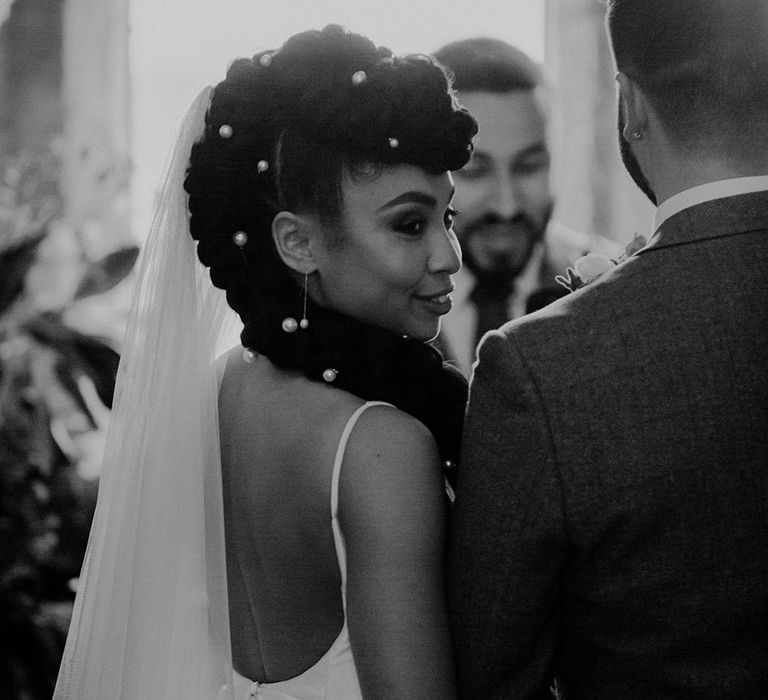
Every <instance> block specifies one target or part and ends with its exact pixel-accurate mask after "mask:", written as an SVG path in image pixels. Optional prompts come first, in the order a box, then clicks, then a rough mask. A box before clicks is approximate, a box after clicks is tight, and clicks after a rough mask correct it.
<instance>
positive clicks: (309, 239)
mask: <svg viewBox="0 0 768 700" xmlns="http://www.w3.org/2000/svg"><path fill="white" fill-rule="evenodd" d="M317 229H318V226H317V224H316V223H315V222H314V221H312V220H311V219H309V218H307V217H303V216H297V215H296V214H293V213H292V212H289V211H281V212H279V213H278V214H277V215H276V216H275V218H274V219H273V220H272V238H273V240H274V241H275V247H276V248H277V253H278V255H279V256H280V259H281V260H282V261H283V262H284V263H285V264H286V265H287V266H288V267H289V268H290V269H291V270H295V271H296V272H298V273H300V274H302V275H308V274H310V273H312V272H314V271H315V270H316V269H317V262H316V260H315V256H314V254H313V250H314V248H315V245H316V244H317V239H318V235H319V232H318V230H317Z"/></svg>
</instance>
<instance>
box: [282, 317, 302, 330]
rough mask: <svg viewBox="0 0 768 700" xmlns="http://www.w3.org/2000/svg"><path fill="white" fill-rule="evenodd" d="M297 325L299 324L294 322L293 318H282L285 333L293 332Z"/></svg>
mask: <svg viewBox="0 0 768 700" xmlns="http://www.w3.org/2000/svg"><path fill="white" fill-rule="evenodd" d="M298 327H299V324H298V323H297V322H296V319H295V318H292V317H290V316H289V317H288V318H284V319H283V330H284V331H285V332H286V333H295V332H296V329H297V328H298Z"/></svg>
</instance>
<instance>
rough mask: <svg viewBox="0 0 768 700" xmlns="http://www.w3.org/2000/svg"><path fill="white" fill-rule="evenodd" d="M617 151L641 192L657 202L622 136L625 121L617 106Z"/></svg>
mask: <svg viewBox="0 0 768 700" xmlns="http://www.w3.org/2000/svg"><path fill="white" fill-rule="evenodd" d="M618 126H619V152H620V153H621V162H622V163H624V167H625V168H626V169H627V172H628V173H629V176H630V177H631V178H632V179H633V180H634V181H635V184H636V185H637V186H638V187H639V188H640V189H641V190H642V192H643V194H644V195H645V196H646V197H648V199H650V200H651V202H653V203H654V204H658V202H657V200H656V193H655V192H654V191H653V188H652V187H651V184H650V183H649V182H648V180H647V178H646V177H645V174H644V173H643V170H642V168H641V167H640V163H638V162H637V158H635V154H634V153H632V149H631V147H630V145H629V142H628V141H627V139H625V138H624V128H625V127H626V122H625V121H624V114H623V113H622V111H621V106H619V118H618Z"/></svg>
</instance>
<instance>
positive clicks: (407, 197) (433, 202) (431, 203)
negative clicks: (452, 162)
mask: <svg viewBox="0 0 768 700" xmlns="http://www.w3.org/2000/svg"><path fill="white" fill-rule="evenodd" d="M455 193H456V188H455V187H452V188H451V191H450V192H449V193H448V197H447V201H448V202H450V201H451V200H452V199H453V195H454V194H455ZM400 204H423V205H425V206H428V207H430V208H432V209H434V208H435V207H436V206H437V199H436V198H435V197H434V196H433V195H431V194H427V193H426V192H420V191H419V190H409V191H408V192H403V193H402V194H399V195H397V197H394V198H393V199H390V200H389V201H388V202H386V203H384V204H382V205H381V206H380V207H379V208H378V209H377V210H376V213H379V212H382V211H386V210H387V209H392V208H394V207H396V206H399V205H400Z"/></svg>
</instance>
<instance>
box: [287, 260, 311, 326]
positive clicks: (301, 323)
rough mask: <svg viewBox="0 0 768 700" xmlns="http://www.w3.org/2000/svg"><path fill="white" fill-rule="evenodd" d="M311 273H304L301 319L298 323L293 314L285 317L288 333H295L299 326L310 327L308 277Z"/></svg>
mask: <svg viewBox="0 0 768 700" xmlns="http://www.w3.org/2000/svg"><path fill="white" fill-rule="evenodd" d="M308 275H309V273H308V272H305V273H304V309H303V311H302V315H301V321H299V322H298V323H297V322H296V319H295V318H293V317H292V316H288V317H287V318H284V319H283V330H284V331H285V332H286V333H295V332H296V331H297V330H298V329H299V328H301V329H305V328H309V320H308V319H307V277H308Z"/></svg>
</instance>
